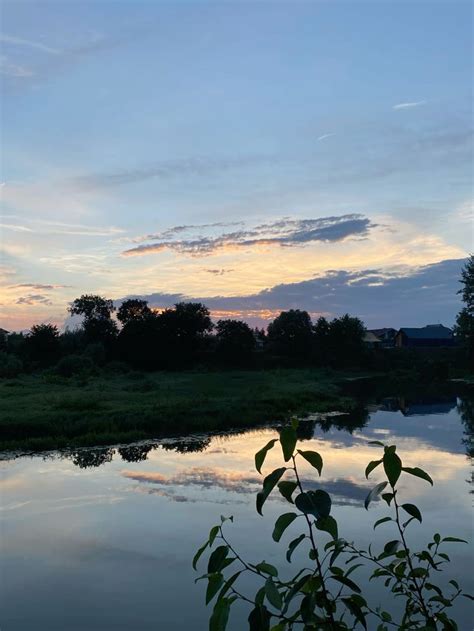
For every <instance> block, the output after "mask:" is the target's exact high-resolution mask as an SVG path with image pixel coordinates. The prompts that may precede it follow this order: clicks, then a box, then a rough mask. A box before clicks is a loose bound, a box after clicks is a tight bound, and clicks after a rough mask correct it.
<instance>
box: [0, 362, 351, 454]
mask: <svg viewBox="0 0 474 631" xmlns="http://www.w3.org/2000/svg"><path fill="white" fill-rule="evenodd" d="M346 377H347V375H345V374H344V373H335V372H333V371H325V370H317V369H297V368H293V369H275V370H263V371H241V370H240V371H239V370H229V371H222V372H204V371H202V372H199V371H185V372H179V373H175V372H155V373H143V372H137V371H130V372H128V373H124V374H114V373H106V372H103V373H102V374H101V375H97V376H94V377H91V378H81V377H76V378H57V377H55V378H52V377H51V375H49V374H48V373H46V374H33V375H26V376H21V377H18V378H15V379H10V380H3V381H2V382H0V399H1V401H2V405H1V411H0V436H1V439H0V450H1V451H11V450H18V449H29V450H35V451H42V450H49V449H56V448H69V447H85V446H94V445H105V444H110V443H117V442H133V441H138V440H143V439H154V438H161V437H164V436H171V435H179V434H184V433H190V432H203V431H209V432H212V431H217V430H225V429H230V428H239V427H242V428H244V427H252V426H256V425H260V424H263V423H268V422H280V421H284V420H286V419H288V418H289V416H291V415H306V414H310V413H317V412H331V411H334V410H337V411H340V412H350V411H352V410H354V409H355V408H356V406H357V401H356V400H355V398H353V397H352V396H349V395H345V394H343V392H342V389H341V387H340V384H341V382H342V381H343V380H344V379H345V378H346Z"/></svg>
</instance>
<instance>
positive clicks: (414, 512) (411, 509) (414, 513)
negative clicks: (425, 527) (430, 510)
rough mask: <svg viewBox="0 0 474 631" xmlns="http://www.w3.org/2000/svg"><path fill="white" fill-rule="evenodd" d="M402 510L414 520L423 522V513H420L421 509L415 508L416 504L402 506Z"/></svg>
mask: <svg viewBox="0 0 474 631" xmlns="http://www.w3.org/2000/svg"><path fill="white" fill-rule="evenodd" d="M402 508H403V510H404V511H406V512H407V513H408V514H409V515H410V516H411V517H413V518H414V519H418V521H419V522H420V524H421V522H422V520H423V519H422V517H421V513H420V509H419V508H418V507H417V506H415V505H414V504H402Z"/></svg>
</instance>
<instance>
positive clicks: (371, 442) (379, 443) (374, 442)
mask: <svg viewBox="0 0 474 631" xmlns="http://www.w3.org/2000/svg"><path fill="white" fill-rule="evenodd" d="M369 445H378V446H379V447H385V445H384V444H383V443H381V442H380V440H371V441H370V442H369Z"/></svg>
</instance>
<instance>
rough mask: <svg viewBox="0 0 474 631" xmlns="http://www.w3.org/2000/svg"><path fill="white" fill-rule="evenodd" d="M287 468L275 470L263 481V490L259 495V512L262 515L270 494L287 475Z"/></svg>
mask: <svg viewBox="0 0 474 631" xmlns="http://www.w3.org/2000/svg"><path fill="white" fill-rule="evenodd" d="M285 471H286V467H280V469H275V470H274V471H272V472H271V473H270V474H269V475H267V477H266V478H265V479H264V480H263V489H262V490H261V491H260V492H259V493H257V512H258V513H260V515H262V507H263V505H264V503H265V501H266V499H267V497H268V496H269V495H270V493H271V492H272V491H273V489H274V488H275V485H276V483H277V482H278V480H279V479H280V478H281V476H282V475H283V474H284V473H285Z"/></svg>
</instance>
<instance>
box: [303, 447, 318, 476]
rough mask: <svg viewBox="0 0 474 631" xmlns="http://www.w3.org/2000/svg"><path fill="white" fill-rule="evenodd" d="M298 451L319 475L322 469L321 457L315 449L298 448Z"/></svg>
mask: <svg viewBox="0 0 474 631" xmlns="http://www.w3.org/2000/svg"><path fill="white" fill-rule="evenodd" d="M298 453H299V454H300V456H303V458H304V459H305V460H307V461H308V462H309V464H310V465H311V466H312V467H314V468H315V469H316V470H317V472H318V473H319V475H321V471H322V470H323V459H322V458H321V456H320V455H319V454H318V452H317V451H301V449H298Z"/></svg>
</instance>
